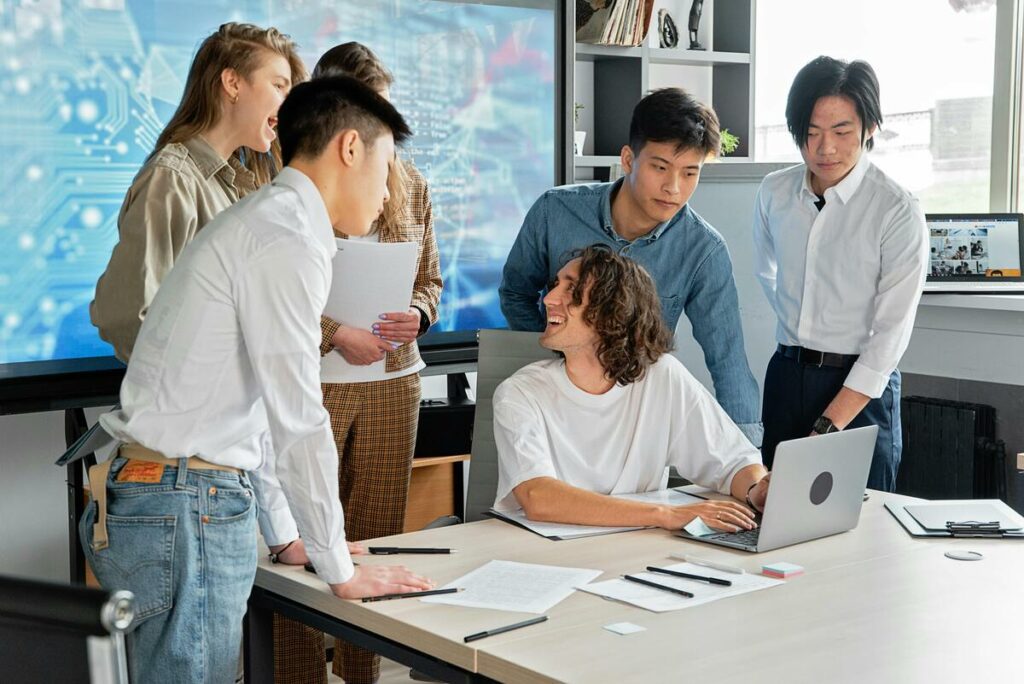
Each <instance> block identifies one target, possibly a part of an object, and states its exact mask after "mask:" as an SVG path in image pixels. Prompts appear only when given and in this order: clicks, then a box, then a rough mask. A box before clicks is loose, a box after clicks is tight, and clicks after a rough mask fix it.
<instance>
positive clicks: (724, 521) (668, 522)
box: [658, 501, 757, 532]
mask: <svg viewBox="0 0 1024 684" xmlns="http://www.w3.org/2000/svg"><path fill="white" fill-rule="evenodd" d="M698 517H699V518H701V519H702V520H703V521H704V522H705V523H706V524H707V525H708V527H710V528H712V529H715V530H720V531H722V532H739V531H740V530H752V529H754V528H755V527H757V523H756V522H754V512H753V511H751V510H750V509H749V508H747V507H746V506H744V505H742V504H739V503H736V502H735V501H702V502H701V503H695V504H685V505H683V506H665V507H664V509H663V511H662V516H661V521H660V522H659V523H658V527H663V528H665V529H666V530H680V529H682V528H684V527H686V526H687V525H689V524H690V523H691V522H693V520H694V518H698Z"/></svg>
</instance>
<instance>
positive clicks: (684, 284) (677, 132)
mask: <svg viewBox="0 0 1024 684" xmlns="http://www.w3.org/2000/svg"><path fill="white" fill-rule="evenodd" d="M718 151H719V126H718V117H717V116H716V115H715V113H714V111H713V110H711V108H709V107H707V106H705V105H703V104H701V103H699V102H697V101H696V100H695V99H693V98H692V97H691V96H690V95H688V94H687V93H685V92H684V91H683V90H681V89H679V88H664V89H662V90H656V91H654V92H653V93H651V94H650V95H648V96H647V97H645V98H644V99H643V100H641V101H640V102H639V103H638V104H637V106H636V108H635V109H634V110H633V118H632V121H631V122H630V131H629V144H628V145H626V146H624V147H623V148H622V153H621V155H622V156H621V159H622V168H623V170H624V172H625V176H624V177H623V178H622V179H621V180H618V181H616V182H614V183H595V184H590V185H572V186H565V187H560V188H554V189H552V190H548V191H547V192H546V193H544V194H543V195H542V196H541V197H540V199H538V200H537V201H536V202H535V203H534V205H533V207H532V208H531V209H530V211H529V213H527V215H526V219H525V220H524V221H523V227H522V228H521V229H520V231H519V236H518V237H517V238H516V242H515V244H514V245H513V246H512V251H511V252H510V253H509V256H508V260H507V261H506V262H505V269H504V273H503V277H502V281H501V286H500V288H499V290H498V292H499V294H500V296H501V310H502V313H504V314H505V318H506V319H507V320H508V324H509V327H510V328H511V329H513V330H533V331H541V330H544V327H545V325H546V322H547V319H546V315H545V312H544V310H543V306H542V303H541V297H542V296H543V295H544V293H545V292H546V291H547V288H548V283H550V282H551V281H552V279H553V278H554V277H555V275H556V273H557V272H558V269H559V268H560V267H561V266H562V265H563V260H564V258H565V257H566V256H567V255H568V254H569V253H570V252H571V251H572V250H574V249H579V248H582V247H587V246H589V245H592V244H605V245H608V246H610V247H611V248H612V249H613V250H615V251H616V252H618V253H619V254H622V255H625V256H628V257H630V258H632V259H633V260H635V261H637V262H638V263H640V264H641V265H642V266H643V267H644V268H645V269H647V271H648V272H649V273H650V274H651V276H652V277H653V278H654V281H655V283H656V285H657V288H658V296H659V298H660V300H661V309H662V316H663V317H664V319H665V323H666V324H667V325H668V327H669V329H670V330H675V328H676V324H677V323H678V322H679V317H680V315H681V314H683V313H685V314H686V317H687V318H688V319H689V320H690V324H691V326H692V327H693V336H694V338H695V339H696V340H697V342H698V344H700V346H701V348H702V349H703V350H704V360H705V362H706V363H707V366H708V370H709V371H710V373H711V378H712V380H713V381H714V385H715V396H716V399H717V400H718V402H719V403H720V404H721V405H722V408H724V409H725V411H726V413H727V414H728V415H729V417H730V418H732V420H733V421H734V422H735V423H736V424H737V425H738V426H739V427H740V429H741V430H742V431H743V433H744V434H745V435H746V436H747V437H748V438H749V439H750V441H751V442H753V443H754V444H755V445H757V446H760V444H761V425H760V422H759V420H760V413H761V410H760V404H759V392H758V388H757V381H755V380H754V376H753V374H752V373H751V372H750V366H749V365H748V363H747V356H746V352H745V350H744V347H743V329H742V327H741V325H740V313H739V301H738V297H737V294H736V283H735V281H734V280H733V275H732V261H731V259H730V258H729V250H728V248H727V247H726V245H725V241H724V240H723V239H722V236H721V235H719V234H718V232H717V231H716V230H715V229H714V228H712V227H711V226H710V225H709V224H708V223H707V222H706V221H705V220H704V219H702V218H701V217H700V216H699V215H698V214H697V213H696V212H695V211H693V209H692V208H691V207H690V206H689V204H688V202H689V200H690V196H691V195H693V191H694V190H695V189H696V188H697V182H698V181H699V180H700V171H701V168H702V166H703V164H704V161H705V160H706V159H707V158H708V157H710V156H712V155H716V154H718Z"/></svg>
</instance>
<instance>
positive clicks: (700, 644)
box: [256, 492, 1024, 684]
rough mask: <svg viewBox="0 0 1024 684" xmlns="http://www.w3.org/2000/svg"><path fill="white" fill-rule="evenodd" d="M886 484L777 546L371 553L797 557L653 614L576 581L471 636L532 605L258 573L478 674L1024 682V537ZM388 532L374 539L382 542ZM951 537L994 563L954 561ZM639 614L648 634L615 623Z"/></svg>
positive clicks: (442, 571) (491, 532)
mask: <svg viewBox="0 0 1024 684" xmlns="http://www.w3.org/2000/svg"><path fill="white" fill-rule="evenodd" d="M889 496H892V495H885V494H881V493H877V492H873V493H872V496H871V499H870V500H869V501H868V502H866V503H865V504H864V509H863V512H862V514H861V521H860V524H859V525H858V527H857V529H855V530H853V531H851V532H848V533H844V534H840V535H835V536H832V537H827V538H825V539H819V540H816V541H813V542H808V543H805V544H799V545H796V546H791V547H787V548H784V549H778V550H776V551H771V552H767V553H763V554H750V553H745V552H742V551H732V550H729V549H726V548H723V547H716V546H712V545H708V544H700V543H697V542H689V541H685V540H682V539H679V538H677V537H674V536H673V535H672V534H671V533H669V532H667V531H665V530H642V531H638V532H629V533H623V534H616V535H609V536H603V537H591V538H585V539H577V540H570V541H557V542H556V541H549V540H547V539H543V538H541V537H539V536H537V535H534V534H531V533H529V532H527V531H525V530H521V529H519V528H516V527H514V526H512V525H509V524H507V523H503V522H499V521H494V520H491V521H485V522H480V523H472V524H469V525H458V526H453V527H447V528H440V529H436V530H426V531H423V532H415V533H411V534H405V535H399V536H395V537H389V538H387V539H388V544H389V545H395V546H398V545H404V546H450V547H452V548H455V549H458V550H459V552H458V553H455V554H452V555H450V556H444V555H437V556H397V557H396V556H369V557H365V558H363V559H359V562H360V563H367V564H370V563H373V564H393V563H396V562H397V563H402V564H404V565H406V566H408V567H410V568H412V569H414V570H415V571H417V572H419V573H421V574H425V575H428V576H430V577H431V578H432V579H434V580H435V581H437V582H438V583H439V584H443V583H446V582H449V581H451V580H453V579H455V578H457V577H459V576H460V575H462V574H465V573H466V572H468V571H470V570H472V569H474V568H476V567H479V566H480V565H482V564H484V563H485V562H487V561H489V560H492V559H499V560H516V561H521V562H527V563H547V564H551V565H562V566H571V567H580V568H594V569H601V570H603V571H605V572H604V574H603V575H602V576H601V577H600V578H599V579H607V578H610V577H614V576H617V575H619V574H621V573H623V572H627V571H637V570H640V569H641V568H642V567H643V566H644V565H647V564H651V563H655V564H662V563H664V564H668V563H670V562H674V561H671V560H670V559H669V558H668V554H669V552H693V553H695V554H697V555H700V556H701V557H705V558H709V559H715V560H721V561H723V562H726V563H729V564H732V565H736V566H739V567H742V568H744V569H746V570H748V571H752V572H757V571H759V570H760V567H761V565H763V564H765V563H770V562H773V561H788V562H792V563H796V564H798V565H802V566H803V567H804V568H805V574H804V575H802V576H799V577H795V578H792V579H790V580H787V583H786V585H785V586H780V587H776V588H772V589H768V590H766V591H760V592H754V593H751V594H745V595H743V596H738V597H734V598H729V599H723V600H720V601H716V602H714V603H711V604H707V605H703V606H697V607H694V608H689V609H686V610H681V611H676V612H670V613H662V614H655V613H651V612H648V611H645V610H643V609H640V608H636V607H633V606H629V605H626V604H620V603H615V602H611V601H606V600H603V599H601V598H599V597H597V596H592V595H589V594H585V593H583V592H576V593H574V594H573V595H572V596H570V597H569V598H568V599H566V600H565V601H563V602H561V603H560V604H558V605H557V606H555V608H554V609H552V610H551V611H550V613H549V616H550V619H549V620H548V621H547V622H546V623H543V624H540V625H534V626H531V627H528V628H525V629H522V630H516V631H513V632H508V633H506V634H502V635H498V636H495V637H489V638H487V639H482V640H480V641H476V642H473V643H471V644H468V645H467V644H464V643H463V641H462V638H463V637H464V636H466V635H467V634H471V633H473V632H477V631H481V630H485V629H488V628H494V627H497V626H501V625H505V624H511V623H513V622H516V621H518V620H522V619H525V618H527V617H530V616H529V615H526V614H519V613H507V612H501V611H493V610H485V609H477V608H460V607H456V606H446V605H437V604H426V603H422V602H420V601H415V600H400V601H385V602H380V603H369V604H362V603H356V602H349V601H342V600H340V599H337V598H335V597H334V596H332V595H331V594H330V592H329V590H328V589H327V587H326V586H325V585H324V584H322V583H321V582H320V581H319V580H318V579H317V578H316V577H315V576H314V575H312V574H310V573H308V572H305V571H304V570H303V569H302V568H301V567H298V568H296V567H285V566H274V565H270V564H269V563H267V562H266V561H261V563H260V567H259V570H258V572H257V577H256V583H257V585H259V586H261V587H264V588H266V589H270V590H272V591H274V592H276V593H278V594H281V595H283V596H285V597H287V598H290V599H292V600H295V601H298V602H301V603H303V604H305V605H308V606H310V607H312V608H314V609H317V610H320V611H321V612H324V613H327V614H330V615H333V616H335V617H338V618H341V619H343V620H345V621H347V622H350V623H353V624H356V625H359V626H361V627H364V628H366V629H369V630H372V631H373V632H375V633H377V634H380V635H382V636H385V637H388V638H391V639H394V640H397V641H400V642H402V643H405V644H407V645H410V646H412V647H414V648H416V649H417V650H420V651H423V652H425V653H428V654H430V655H433V656H435V657H438V658H441V659H444V660H446V661H447V662H450V663H452V664H454V665H457V666H459V667H462V668H464V669H466V670H469V671H474V672H480V673H481V674H484V675H487V676H488V677H492V678H494V679H499V680H501V681H511V682H536V681H580V682H597V681H614V682H629V681H636V682H654V681H681V680H682V679H683V678H686V679H692V681H709V680H714V681H716V682H733V681H735V682H743V684H749V683H750V682H757V681H780V682H781V681H786V682H804V681H806V682H824V681H828V682H845V681H849V682H864V681H872V682H888V681H892V682H916V681H925V680H927V681H950V680H954V679H962V680H963V681H1004V682H1011V681H1017V680H1018V678H1019V677H1020V667H1019V664H1018V663H1017V662H1016V659H1015V655H1014V654H1015V653H1016V650H1017V649H1018V648H1019V642H1020V635H1021V634H1022V633H1024V627H1022V624H1021V620H1024V582H1022V580H1021V574H1022V570H1024V541H1016V540H978V539H957V540H953V539H914V538H912V537H910V536H909V535H908V534H907V533H906V532H905V531H904V530H903V528H902V527H900V526H899V523H897V522H896V521H895V520H894V519H893V518H892V516H890V515H889V513H888V512H887V511H885V510H884V508H883V506H882V503H883V501H885V500H886V499H887V498H888V497H889ZM376 543H378V542H375V544H376ZM950 549H958V550H966V549H971V550H978V551H981V552H982V553H984V554H985V559H984V560H982V561H978V562H963V561H953V560H950V559H947V558H945V557H944V555H943V552H944V551H947V550H950ZM614 622H632V623H635V624H638V625H641V626H643V627H646V628H647V631H645V632H641V633H637V634H632V635H628V636H619V635H616V634H612V633H611V632H608V631H607V630H605V629H603V625H607V624H610V623H614Z"/></svg>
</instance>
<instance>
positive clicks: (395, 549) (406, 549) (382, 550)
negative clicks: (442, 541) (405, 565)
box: [370, 546, 458, 556]
mask: <svg viewBox="0 0 1024 684" xmlns="http://www.w3.org/2000/svg"><path fill="white" fill-rule="evenodd" d="M370 553H372V554H373V555H375V556H393V555H395V554H398V553H458V549H432V548H425V547H417V546H371V547H370Z"/></svg>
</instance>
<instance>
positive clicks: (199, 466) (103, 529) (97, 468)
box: [89, 444, 242, 551]
mask: <svg viewBox="0 0 1024 684" xmlns="http://www.w3.org/2000/svg"><path fill="white" fill-rule="evenodd" d="M117 456H120V457H121V458H126V459H129V460H135V461H148V462H149V463H160V464H161V465H165V466H170V467H171V468H178V467H181V462H182V460H184V461H185V462H186V464H187V467H188V469H189V470H222V471H224V472H228V473H241V472H242V471H241V469H239V468H235V467H233V466H223V465H217V464H216V463H210V462H209V461H204V460H203V459H201V458H199V457H198V456H190V457H189V458H187V459H180V458H167V457H166V456H164V455H163V454H161V453H160V452H159V451H153V450H152V449H147V448H146V447H144V446H142V445H141V444H122V445H121V446H120V447H118V452H117ZM114 458H115V457H114V456H111V457H110V458H108V459H107V460H106V461H104V462H103V463H99V464H97V465H94V466H93V467H91V468H89V488H90V489H91V490H92V492H91V493H92V498H93V501H95V502H96V524H95V525H93V527H92V548H93V550H94V551H99V550H100V549H105V548H107V547H108V546H110V539H109V537H107V475H109V474H110V466H111V465H112V464H113V462H114Z"/></svg>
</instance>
